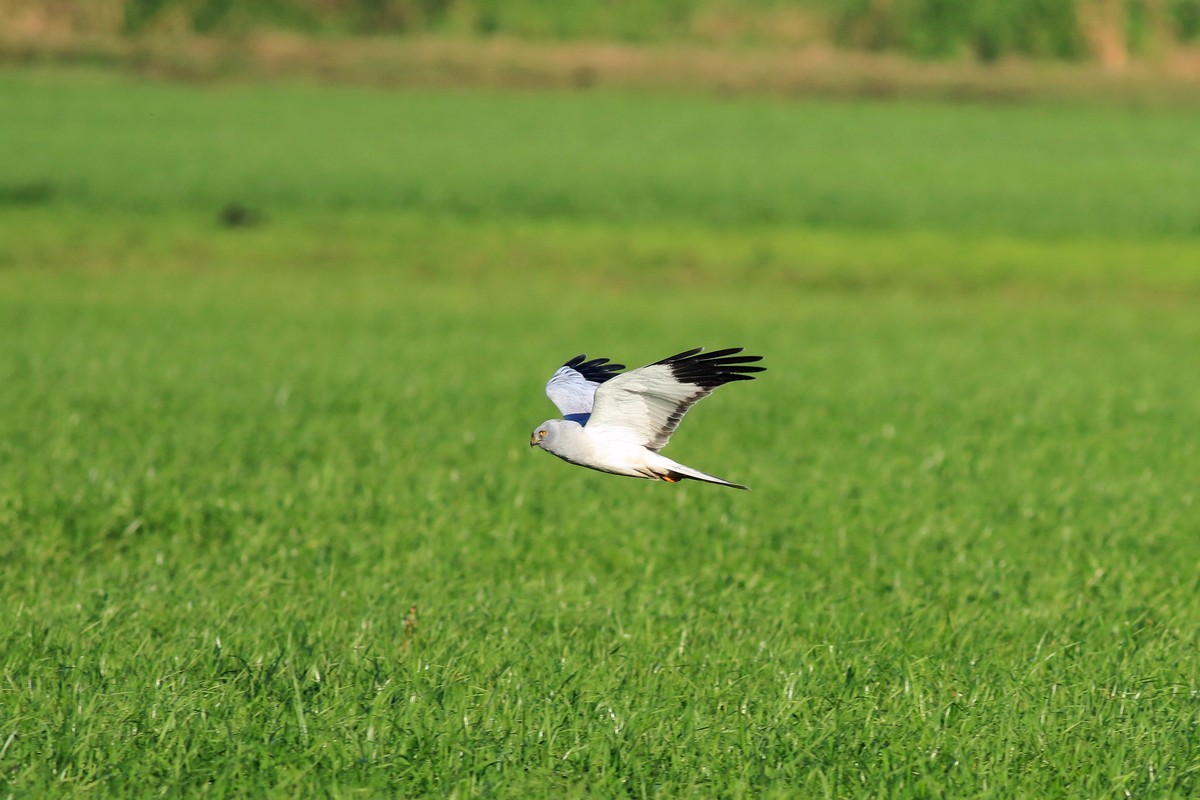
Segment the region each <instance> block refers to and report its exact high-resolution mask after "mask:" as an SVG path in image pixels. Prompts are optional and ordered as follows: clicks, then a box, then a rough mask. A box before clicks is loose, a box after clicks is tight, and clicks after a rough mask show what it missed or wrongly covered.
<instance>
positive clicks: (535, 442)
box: [529, 436, 537, 447]
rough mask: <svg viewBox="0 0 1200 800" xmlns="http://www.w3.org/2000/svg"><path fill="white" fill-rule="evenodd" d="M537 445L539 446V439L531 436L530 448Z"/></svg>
mask: <svg viewBox="0 0 1200 800" xmlns="http://www.w3.org/2000/svg"><path fill="white" fill-rule="evenodd" d="M536 444H537V437H536V436H530V437H529V446H530V447H533V446H534V445H536Z"/></svg>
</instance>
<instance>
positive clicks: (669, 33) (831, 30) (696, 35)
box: [6, 0, 1200, 61]
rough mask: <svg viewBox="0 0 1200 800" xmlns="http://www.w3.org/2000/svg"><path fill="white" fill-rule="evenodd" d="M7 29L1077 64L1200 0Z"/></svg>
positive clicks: (523, 9) (63, 7)
mask: <svg viewBox="0 0 1200 800" xmlns="http://www.w3.org/2000/svg"><path fill="white" fill-rule="evenodd" d="M6 16H7V17H8V21H9V23H10V25H11V26H12V27H14V28H22V27H24V28H27V29H29V30H32V31H34V32H35V33H36V31H37V29H38V28H39V26H40V27H41V28H43V29H59V30H73V31H74V32H76V33H102V34H108V35H127V34H133V35H142V34H147V33H154V32H163V31H173V32H177V33H178V32H182V31H187V32H190V33H197V34H226V35H228V34H244V33H248V32H251V31H256V30H287V31H297V32H303V33H307V34H319V35H327V34H371V35H377V34H399V35H413V34H450V35H458V36H463V35H465V36H472V37H475V36H484V37H487V36H495V35H504V36H511V37H517V38H520V39H526V40H529V39H550V40H566V41H578V40H603V41H620V42H642V43H644V42H672V41H676V42H677V41H700V42H710V43H711V42H719V43H736V44H742V45H754V44H758V45H761V44H788V45H797V44H812V43H814V42H818V41H827V42H833V43H836V44H837V45H839V46H843V47H851V48H863V49H868V50H897V51H900V52H904V53H908V54H911V55H915V56H920V57H947V56H951V57H954V56H964V55H969V56H972V57H975V58H978V59H982V60H985V61H991V60H995V59H998V58H1001V57H1004V56H1010V55H1022V56H1030V57H1035V58H1053V59H1067V60H1078V59H1084V58H1087V57H1089V56H1094V57H1099V58H1108V57H1110V55H1109V52H1108V51H1110V50H1112V49H1113V48H1117V49H1118V50H1119V51H1120V52H1122V53H1128V52H1133V53H1135V54H1141V55H1154V54H1156V53H1161V51H1162V50H1163V49H1164V48H1168V47H1171V46H1173V45H1174V44H1176V43H1187V42H1194V41H1195V40H1196V39H1197V37H1198V36H1200V0H985V1H984V2H971V3H957V2H945V1H944V0H895V2H878V1H877V0H796V1H795V2H783V1H782V0H738V1H736V2H734V1H731V0H648V1H645V2H623V1H621V0H617V2H613V0H581V1H578V2H571V3H558V2H545V1H544V0H269V2H255V3H240V2H234V0H61V1H60V2H56V3H54V4H52V5H48V4H46V3H43V2H39V1H38V0H14V4H13V5H12V7H11V9H10V10H9V12H8V13H7V15H6Z"/></svg>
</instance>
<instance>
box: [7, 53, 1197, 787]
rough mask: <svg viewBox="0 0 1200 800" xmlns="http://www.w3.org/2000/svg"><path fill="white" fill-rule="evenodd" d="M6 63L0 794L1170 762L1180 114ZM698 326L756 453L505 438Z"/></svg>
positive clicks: (1193, 569)
mask: <svg viewBox="0 0 1200 800" xmlns="http://www.w3.org/2000/svg"><path fill="white" fill-rule="evenodd" d="M0 107H3V108H4V109H6V113H5V115H4V116H5V118H6V119H7V120H8V122H7V123H6V124H4V125H0V204H2V206H0V220H2V221H3V224H0V343H2V346H0V387H3V392H2V395H0V396H2V397H3V413H0V533H2V536H0V586H3V595H2V596H3V602H4V607H3V612H4V613H3V614H2V616H0V665H2V669H0V795H2V796H6V797H7V796H11V797H27V796H84V795H87V796H97V795H100V796H104V795H110V796H118V795H119V796H150V795H156V796H168V797H175V796H185V795H186V796H193V795H198V794H202V793H208V794H211V795H213V796H229V795H233V794H239V795H249V796H279V797H292V796H330V797H352V796H380V797H399V796H405V797H414V796H418V797H419V796H451V797H473V796H509V797H537V796H554V797H582V796H592V795H596V796H625V795H628V796H635V797H642V796H660V797H679V796H695V797H744V796H754V797H762V796H767V797H772V796H773V797H963V796H972V797H995V798H1014V797H1030V798H1033V797H1047V796H1080V797H1082V796H1088V797H1126V796H1138V797H1188V796H1194V795H1195V794H1196V793H1197V791H1200V750H1198V749H1197V747H1196V743H1197V741H1198V737H1200V694H1198V692H1200V682H1198V680H1197V674H1198V668H1200V655H1198V653H1200V640H1198V639H1200V637H1198V635H1197V631H1198V628H1197V620H1198V618H1200V599H1198V598H1200V515H1198V510H1197V499H1198V498H1197V481H1196V476H1197V475H1200V440H1198V438H1197V437H1196V435H1195V431H1196V430H1197V422H1198V420H1200V371H1198V370H1197V369H1196V368H1195V362H1196V357H1197V353H1200V313H1197V312H1198V310H1200V308H1198V306H1200V270H1198V269H1197V267H1196V265H1197V264H1200V216H1198V215H1200V210H1198V208H1197V206H1196V203H1195V191H1194V187H1195V186H1196V185H1200V140H1198V139H1197V137H1195V136H1194V135H1193V134H1194V130H1195V124H1196V122H1197V117H1196V113H1195V112H1194V111H1188V110H1175V111H1160V112H1154V113H1135V112H1121V111H1114V110H1102V109H1085V108H1070V107H1064V108H1047V107H1006V108H987V107H975V106H968V107H952V106H940V105H910V104H865V103H863V104H855V103H827V104H826V103H802V104H784V103H774V102H767V101H745V100H728V101H717V100H702V99H697V98H677V97H669V96H668V97H656V98H651V97H647V96H626V95H619V94H604V93H601V94H595V95H568V94H533V93H529V94H499V93H497V94H487V93H477V92H476V93H473V92H455V93H437V92H409V93H381V92H371V91H365V90H352V89H330V88H325V89H320V88H313V87H303V86H287V85H274V86H261V87H254V88H252V87H244V86H243V87H224V88H208V89H203V88H195V87H192V88H187V87H179V86H166V85H152V84H138V83H128V82H124V81H120V80H116V79H111V78H106V77H103V76H96V75H86V74H63V73H9V74H7V75H5V76H3V77H0ZM13 120H16V122H15V123H14V122H13ZM231 203H236V204H240V205H241V206H243V207H245V208H246V209H248V210H249V211H250V212H252V214H251V217H252V220H251V221H255V220H257V223H256V224H254V225H250V226H245V227H227V226H222V225H221V224H220V223H219V216H220V211H221V209H222V208H224V207H226V206H227V205H229V204H231ZM701 344H702V345H707V346H713V347H717V346H726V345H744V346H746V347H748V348H749V349H751V350H752V351H754V352H756V353H762V354H763V355H764V356H765V357H766V361H765V363H766V365H767V366H768V368H769V371H768V372H767V373H765V374H764V375H763V376H762V377H761V378H760V380H757V381H755V382H753V383H748V384H741V385H736V386H733V387H729V388H727V389H724V390H722V391H721V392H720V393H718V394H717V395H716V396H715V397H713V398H711V399H709V400H707V401H706V402H705V403H703V404H702V405H701V406H699V407H698V409H697V410H696V411H694V412H693V415H691V416H689V417H688V419H687V420H686V422H685V423H684V425H683V426H682V428H681V431H680V433H679V434H678V436H677V437H676V440H675V441H673V442H672V444H671V445H670V447H669V449H668V450H667V453H668V454H669V455H672V456H673V457H676V458H678V459H679V460H681V461H683V462H684V463H688V464H692V465H694V466H696V467H698V468H700V469H704V470H708V471H712V472H714V473H716V474H718V475H722V476H725V477H728V478H730V479H732V480H736V481H739V482H745V483H748V484H749V485H750V486H751V487H752V488H753V489H754V491H753V492H751V493H742V492H733V491H728V490H723V489H720V488H719V487H714V486H705V485H699V484H690V483H685V484H682V485H679V486H667V485H663V484H652V483H649V482H640V481H632V480H627V479H621V478H614V477H610V476H604V475H600V474H598V473H592V472H588V471H585V470H580V469H575V468H572V467H569V466H567V465H565V464H563V463H561V462H559V461H557V460H556V459H552V458H550V457H548V456H546V455H545V454H543V453H538V452H532V453H531V452H530V451H529V448H528V446H527V444H526V442H527V436H528V433H529V431H530V430H531V429H532V428H533V426H534V425H536V424H537V423H538V422H540V421H542V420H543V419H545V418H547V417H549V416H550V415H551V412H552V408H551V406H550V404H549V402H548V401H546V399H545V398H544V397H543V396H542V383H543V382H544V380H545V378H546V377H547V376H548V375H549V372H550V371H551V370H552V369H553V368H554V367H555V366H556V365H557V364H558V363H560V362H561V361H562V360H564V359H566V358H568V357H570V356H573V355H575V354H576V353H578V352H584V351H587V352H589V353H591V354H593V355H604V356H610V357H613V358H616V359H618V360H621V361H624V362H625V363H628V364H631V365H635V364H641V363H647V362H649V361H652V360H656V359H657V358H660V357H662V356H664V355H667V354H669V353H670V352H674V351H676V350H681V349H684V348H686V347H690V346H694V345H701ZM414 608H415V610H413V609H414Z"/></svg>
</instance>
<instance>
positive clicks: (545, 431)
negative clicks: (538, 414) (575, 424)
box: [529, 419, 555, 447]
mask: <svg viewBox="0 0 1200 800" xmlns="http://www.w3.org/2000/svg"><path fill="white" fill-rule="evenodd" d="M554 422H555V420H552V419H548V420H546V421H545V422H543V423H542V424H541V425H538V426H537V427H536V428H534V429H533V433H531V434H529V446H530V447H545V446H546V444H547V440H549V439H552V438H553V437H554V434H553V432H552V431H553V423H554Z"/></svg>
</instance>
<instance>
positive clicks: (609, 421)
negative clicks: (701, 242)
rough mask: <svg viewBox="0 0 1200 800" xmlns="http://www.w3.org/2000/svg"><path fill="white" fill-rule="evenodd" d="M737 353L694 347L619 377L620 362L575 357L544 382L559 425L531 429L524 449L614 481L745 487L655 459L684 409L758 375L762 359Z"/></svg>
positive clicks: (554, 422)
mask: <svg viewBox="0 0 1200 800" xmlns="http://www.w3.org/2000/svg"><path fill="white" fill-rule="evenodd" d="M741 352H742V348H740V347H731V348H729V349H727V350H713V351H712V352H710V353H705V352H704V348H702V347H697V348H696V349H694V350H685V351H684V352H682V353H676V354H675V355H673V356H670V357H668V358H664V359H663V360H662V361H656V362H654V363H653V364H649V365H647V366H645V367H640V368H638V369H635V370H630V371H629V372H625V373H621V370H623V369H625V365H624V364H614V363H612V362H610V361H609V360H608V359H607V358H593V359H591V360H590V361H589V360H588V357H587V356H586V355H580V356H575V358H572V359H571V360H570V361H568V362H567V363H565V364H563V365H562V366H561V367H559V368H558V370H556V371H555V373H554V375H552V376H551V377H550V380H549V381H548V382H547V383H546V395H547V396H548V397H549V398H550V399H551V400H552V401H554V405H556V406H558V410H559V411H561V412H562V415H563V419H551V420H547V421H545V422H543V423H542V424H541V425H538V426H537V427H536V428H534V430H533V434H532V435H531V436H530V437H529V446H530V447H540V448H542V449H543V450H545V451H547V452H549V453H553V454H554V455H556V456H558V457H559V458H561V459H562V460H564V461H569V462H570V463H572V464H577V465H579V466H581V467H588V468H590V469H595V470H599V471H600V472H609V473H612V474H613V475H628V476H629V477H631V478H648V479H650V480H661V481H667V482H668V483H678V482H679V481H681V480H683V479H685V478H691V479H692V480H696V481H706V482H708V483H716V484H720V485H721V486H732V487H733V488H735V489H746V488H748V487H745V486H742V485H741V484H738V483H733V482H731V481H727V480H724V479H722V478H717V477H715V476H713V475H709V474H707V473H704V472H701V471H700V470H698V469H692V468H691V467H685V466H684V465H683V464H679V463H677V462H675V461H672V460H671V459H669V458H667V457H666V456H663V455H659V453H658V451H659V450H661V449H662V448H663V447H665V446H666V444H667V441H668V440H670V438H671V434H672V433H674V432H675V428H677V427H678V426H679V422H680V420H682V419H683V415H684V414H686V413H687V411H688V409H689V408H691V407H692V406H693V405H695V404H696V403H697V402H699V401H700V400H703V399H704V398H705V397H708V396H709V395H710V394H712V392H713V390H714V389H716V388H717V387H718V386H723V385H725V384H727V383H732V382H733V381H750V380H754V375H753V374H751V373H755V372H762V371H764V369H765V368H764V367H756V366H751V364H753V362H755V361H761V360H762V356H743V355H738V354H739V353H741Z"/></svg>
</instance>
